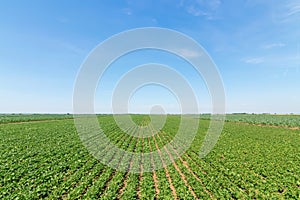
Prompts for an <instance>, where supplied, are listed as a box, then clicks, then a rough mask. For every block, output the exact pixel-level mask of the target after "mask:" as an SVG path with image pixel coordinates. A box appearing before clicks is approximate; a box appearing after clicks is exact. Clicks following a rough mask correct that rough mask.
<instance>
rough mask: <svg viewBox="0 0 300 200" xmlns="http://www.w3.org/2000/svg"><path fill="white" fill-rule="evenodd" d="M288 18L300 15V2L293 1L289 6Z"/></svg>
mask: <svg viewBox="0 0 300 200" xmlns="http://www.w3.org/2000/svg"><path fill="white" fill-rule="evenodd" d="M286 8H287V13H286V14H287V16H291V15H296V14H300V1H293V2H291V3H290V4H287V6H286Z"/></svg>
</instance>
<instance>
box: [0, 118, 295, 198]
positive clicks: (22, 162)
mask: <svg viewBox="0 0 300 200" xmlns="http://www.w3.org/2000/svg"><path fill="white" fill-rule="evenodd" d="M132 118H133V120H134V121H135V122H136V123H137V124H140V125H142V126H144V125H146V124H148V123H149V118H148V117H147V116H144V115H132ZM98 119H99V123H100V125H101V127H102V129H103V130H104V132H105V134H106V135H107V136H108V137H109V138H110V140H111V142H112V143H114V144H115V145H116V146H118V147H119V148H123V149H124V150H126V151H130V152H152V151H154V150H157V149H163V148H164V145H165V144H166V143H169V142H170V141H172V139H173V138H174V136H175V134H176V130H177V128H178V126H179V123H180V116H178V115H168V117H167V121H166V124H165V125H164V127H163V128H162V130H160V131H157V132H155V134H154V135H153V136H151V137H147V138H138V137H134V134H140V130H141V129H139V128H132V130H131V131H132V132H133V133H134V134H133V135H127V134H126V133H124V132H123V131H122V130H121V129H120V128H118V126H117V124H116V123H115V122H114V118H113V116H112V115H99V116H98ZM208 119H209V117H207V116H200V119H199V117H191V118H190V120H200V126H199V129H198V131H197V134H196V137H195V139H194V141H193V143H192V144H191V146H190V148H189V149H188V150H187V151H186V152H185V153H184V154H183V155H181V156H180V157H179V158H178V159H176V160H174V162H173V163H172V164H170V165H168V166H166V167H165V168H162V169H158V170H156V171H153V172H143V168H146V167H148V168H149V167H150V168H151V167H153V168H154V167H155V166H153V165H155V164H156V163H157V162H155V161H154V159H153V160H150V162H144V161H143V160H132V161H131V162H130V163H131V166H128V167H132V166H133V165H135V166H137V168H139V169H140V172H139V173H129V172H126V171H125V172H124V171H117V170H114V169H112V168H110V167H107V166H106V165H104V164H102V163H101V162H100V161H98V160H97V159H95V158H94V157H93V156H92V155H91V154H90V153H89V152H88V150H87V149H86V147H85V146H84V145H83V144H82V142H81V140H80V138H79V136H78V134H77V132H76V129H75V127H74V122H73V120H72V116H69V115H44V116H43V115H20V116H18V115H15V116H14V115H0V139H1V142H0V149H1V153H0V176H1V178H0V199H16V198H19V199H40V198H48V199H81V198H83V199H176V198H177V199H230V198H232V199H253V198H263V199H270V198H292V199H299V198H300V131H299V130H297V129H295V130H291V129H290V128H288V127H300V124H299V121H300V120H299V116H296V115H293V116H274V115H228V116H227V122H226V123H225V126H224V128H223V131H222V134H221V136H220V138H219V141H218V143H217V145H216V146H215V147H214V149H213V150H212V151H211V152H210V154H208V156H206V157H205V158H203V159H200V158H199V156H198V153H199V150H200V148H201V144H202V141H203V139H204V137H205V134H206V131H207V129H208V127H209V120H208ZM20 122H21V123H20ZM23 122H24V123H23ZM240 122H242V123H240ZM252 124H263V125H269V126H254V125H252ZM183 142H184V141H183ZM176 145H178V144H176ZM176 145H175V144H174V145H173V146H172V145H171V146H172V148H168V149H165V151H164V152H166V154H164V155H162V156H161V157H160V158H158V159H160V161H159V162H163V161H164V160H168V159H170V160H172V159H173V156H174V155H176V154H177V151H178V150H179V149H180V146H176ZM100 153H101V152H100ZM103 156H105V157H107V160H108V162H109V161H110V160H112V158H113V157H114V156H119V157H118V159H120V160H121V159H130V158H126V157H122V156H120V155H114V154H113V153H111V152H110V153H107V154H105V151H103ZM143 163H150V164H151V165H152V166H143Z"/></svg>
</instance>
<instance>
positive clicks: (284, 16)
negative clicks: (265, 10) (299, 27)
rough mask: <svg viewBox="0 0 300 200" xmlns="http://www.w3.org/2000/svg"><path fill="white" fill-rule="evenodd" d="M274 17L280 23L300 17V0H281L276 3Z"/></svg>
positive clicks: (297, 19) (296, 19)
mask: <svg viewBox="0 0 300 200" xmlns="http://www.w3.org/2000/svg"><path fill="white" fill-rule="evenodd" d="M273 17H274V19H275V20H276V21H278V22H281V23H287V22H292V21H296V22H298V21H299V19H300V0H289V1H282V2H281V3H279V4H276V7H275V11H274V16H273Z"/></svg>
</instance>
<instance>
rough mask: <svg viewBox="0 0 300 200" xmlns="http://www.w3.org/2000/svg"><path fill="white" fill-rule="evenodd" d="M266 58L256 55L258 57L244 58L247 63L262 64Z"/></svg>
mask: <svg viewBox="0 0 300 200" xmlns="http://www.w3.org/2000/svg"><path fill="white" fill-rule="evenodd" d="M264 61H265V59H264V58H263V57H256V58H246V59H244V62H245V63H248V64H260V63H263V62H264Z"/></svg>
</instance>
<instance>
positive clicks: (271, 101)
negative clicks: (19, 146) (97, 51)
mask: <svg viewBox="0 0 300 200" xmlns="http://www.w3.org/2000/svg"><path fill="white" fill-rule="evenodd" d="M299 21H300V1H299V0H287V1H279V0H273V1H261V0H251V1H250V0H249V1H247V0H244V1H234V0H230V1H221V0H210V1H208V0H207V1H205V0H198V1H197V0H196V1H189V0H180V1H173V0H162V1H138V0H128V1H107V0H104V1H92V0H91V1H3V2H1V7H0V24H1V31H0V113H7V112H8V113H11V112H17V113H20V112H29V113H35V112H47V113H56V112H59V113H64V112H72V94H73V87H74V82H75V80H76V76H77V73H78V71H79V68H80V65H81V64H82V62H83V61H84V59H85V58H86V57H87V55H88V53H89V52H90V51H91V50H92V49H93V48H94V47H95V46H96V45H98V44H99V43H100V42H102V41H104V40H105V39H107V38H109V37H110V36H112V35H114V34H117V33H119V32H122V31H126V30H129V29H133V28H141V27H162V28H169V29H174V30H176V31H179V32H182V33H184V34H187V35H188V36H190V37H192V38H193V39H195V40H196V41H197V42H199V44H201V45H202V46H203V47H204V48H205V49H206V51H207V52H208V54H209V55H210V56H211V57H212V59H213V60H214V62H215V63H216V65H217V67H218V69H219V71H220V73H221V76H222V78H223V82H224V87H225V92H226V103H227V108H226V110H227V112H250V113H252V112H255V113H262V112H270V113H291V112H293V113H300V24H299ZM165 54H166V53H163V52H155V51H152V52H151V51H144V52H137V53H133V54H132V55H128V56H127V57H124V58H120V60H119V61H118V62H116V63H114V64H113V65H112V66H111V68H110V69H109V70H108V71H107V73H106V74H105V76H104V77H103V81H102V82H100V84H99V86H98V90H97V93H96V96H95V109H96V111H97V112H110V110H111V109H110V104H109V102H110V101H111V93H112V89H113V88H114V84H115V83H116V81H117V80H118V79H119V78H120V76H122V73H124V72H125V69H130V68H132V67H135V66H136V65H139V64H143V63H147V62H160V63H163V64H168V65H170V66H173V67H174V68H175V69H176V70H178V71H179V72H180V73H182V74H183V75H184V77H185V78H186V79H187V80H188V81H189V82H190V84H191V85H192V87H193V89H194V91H195V92H196V96H197V98H198V100H199V105H200V106H199V107H200V110H201V111H202V112H209V111H210V107H211V105H210V102H209V94H208V93H207V91H206V90H205V84H204V82H203V80H202V79H201V77H199V76H197V75H195V74H194V71H193V70H192V69H190V66H187V63H184V62H183V61H182V60H180V59H178V58H176V57H175V56H174V55H165ZM122 67H123V68H122ZM154 104H161V105H164V106H166V107H167V108H166V110H167V112H171V113H172V112H177V111H178V105H177V101H176V98H175V97H174V95H172V94H171V93H170V92H169V91H168V90H166V89H163V88H158V86H156V87H155V86H148V87H145V88H143V89H140V90H139V91H137V92H136V94H135V95H133V97H132V99H130V106H129V107H130V111H131V112H147V111H149V108H150V107H151V105H154ZM149 106H150V107H149Z"/></svg>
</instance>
